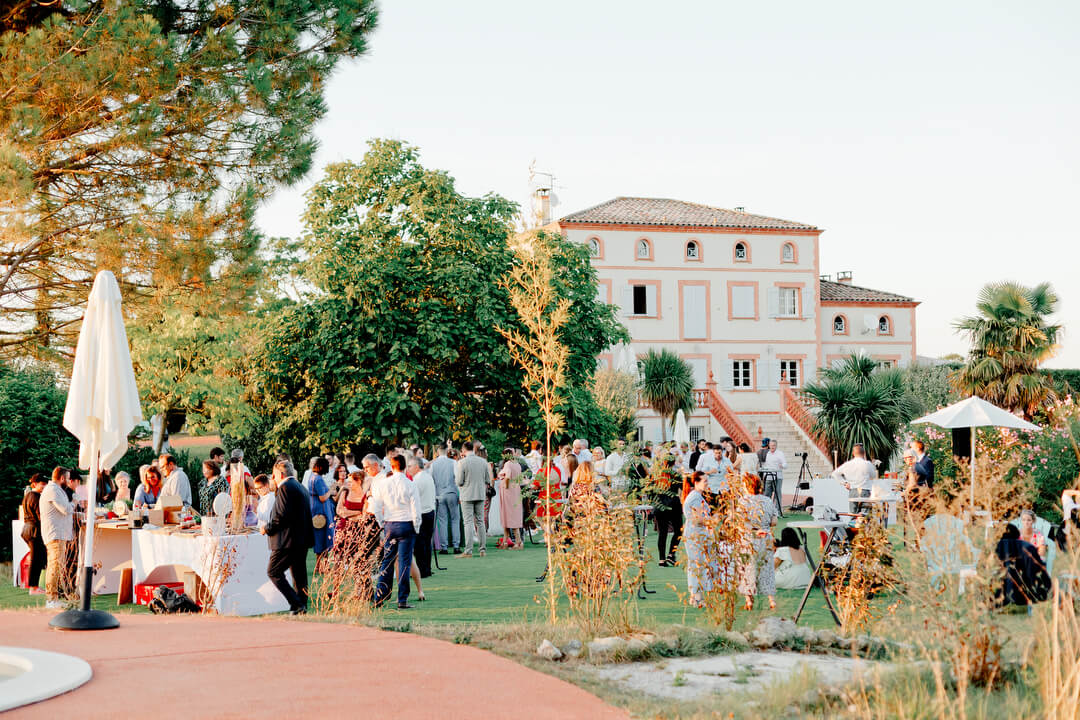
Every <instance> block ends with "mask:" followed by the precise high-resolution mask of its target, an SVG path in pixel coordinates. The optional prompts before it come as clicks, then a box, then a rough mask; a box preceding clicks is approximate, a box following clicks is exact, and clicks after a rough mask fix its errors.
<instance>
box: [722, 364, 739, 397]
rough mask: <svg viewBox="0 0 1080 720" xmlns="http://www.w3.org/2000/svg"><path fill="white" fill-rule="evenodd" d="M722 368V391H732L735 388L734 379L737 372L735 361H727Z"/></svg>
mask: <svg viewBox="0 0 1080 720" xmlns="http://www.w3.org/2000/svg"><path fill="white" fill-rule="evenodd" d="M721 367H722V370H721V371H720V389H721V390H731V389H732V388H733V387H734V385H733V381H732V377H733V375H734V372H735V361H733V360H725V361H724V362H723V363H722V365H721Z"/></svg>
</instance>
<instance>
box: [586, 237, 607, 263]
mask: <svg viewBox="0 0 1080 720" xmlns="http://www.w3.org/2000/svg"><path fill="white" fill-rule="evenodd" d="M603 255H604V246H603V245H601V244H600V238H596V237H591V238H589V256H590V257H594V258H598V257H602V256H603Z"/></svg>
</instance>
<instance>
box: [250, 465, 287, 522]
mask: <svg viewBox="0 0 1080 720" xmlns="http://www.w3.org/2000/svg"><path fill="white" fill-rule="evenodd" d="M279 465H281V466H284V465H285V463H284V462H279V463H277V464H275V465H274V474H273V476H272V477H271V478H267V477H266V476H265V475H258V476H256V477H255V479H254V480H253V481H252V483H253V484H254V485H255V493H256V494H257V495H258V496H259V506H258V507H257V508H256V509H255V516H256V517H257V518H258V519H259V530H260V531H262V530H264V529H266V524H267V523H269V522H270V513H271V512H273V510H274V501H275V500H276V499H277V496H276V495H275V494H274V490H276V489H277V483H278V476H279V475H281V476H282V477H281V480H282V481H284V479H285V478H284V474H285V471H284V468H283V467H282V468H279V467H278V466H279Z"/></svg>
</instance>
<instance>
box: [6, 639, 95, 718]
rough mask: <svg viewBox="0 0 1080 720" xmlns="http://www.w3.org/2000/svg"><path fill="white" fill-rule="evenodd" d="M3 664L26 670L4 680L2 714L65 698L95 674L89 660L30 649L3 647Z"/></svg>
mask: <svg viewBox="0 0 1080 720" xmlns="http://www.w3.org/2000/svg"><path fill="white" fill-rule="evenodd" d="M0 663H4V664H8V665H13V666H15V667H17V668H22V669H23V673H22V674H21V675H16V676H15V677H13V678H9V679H7V680H0V712H4V711H5V710H11V709H13V708H17V707H22V706H23V705H30V704H31V703H36V702H41V701H42V700H48V699H49V698H52V697H56V696H57V695H63V694H64V693H66V692H70V691H72V690H74V689H75V688H77V687H80V686H82V685H84V684H85V683H86V682H87V681H88V680H89V679H90V678H91V677H93V674H94V672H93V670H91V669H90V664H89V663H87V662H86V661H85V660H82V659H80V658H77V657H73V656H71V655H63V654H61V653H54V652H46V651H44V650H31V649H30V648H17V647H3V646H0Z"/></svg>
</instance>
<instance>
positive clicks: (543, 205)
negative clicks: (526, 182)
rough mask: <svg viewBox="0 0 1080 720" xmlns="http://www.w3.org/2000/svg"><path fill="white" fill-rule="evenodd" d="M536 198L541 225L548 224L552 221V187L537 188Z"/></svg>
mask: <svg viewBox="0 0 1080 720" xmlns="http://www.w3.org/2000/svg"><path fill="white" fill-rule="evenodd" d="M536 199H537V207H538V214H539V216H540V225H541V226H543V225H547V224H548V223H549V222H551V188H543V187H542V188H537V189H536Z"/></svg>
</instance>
